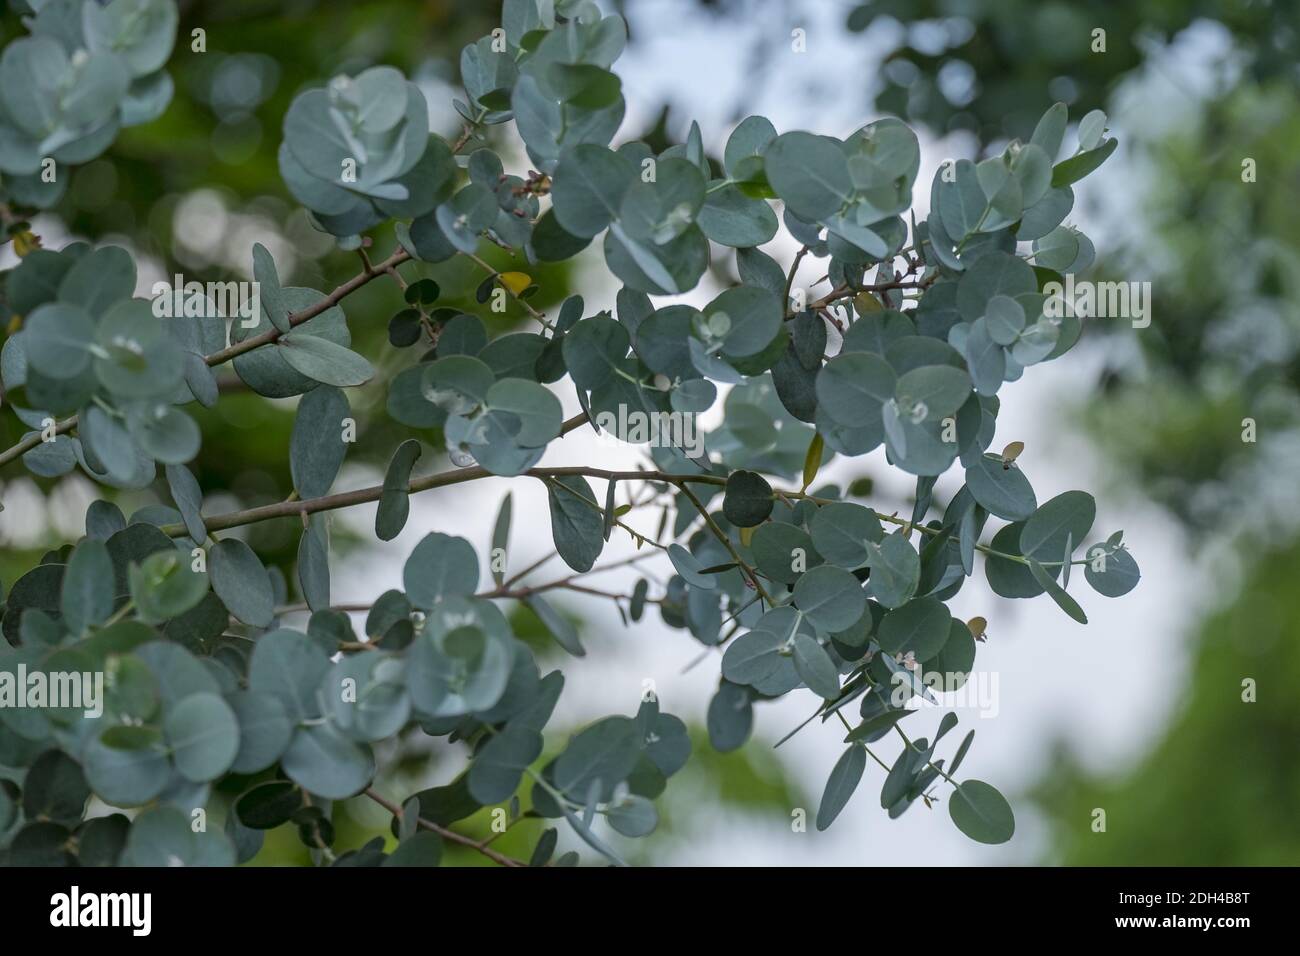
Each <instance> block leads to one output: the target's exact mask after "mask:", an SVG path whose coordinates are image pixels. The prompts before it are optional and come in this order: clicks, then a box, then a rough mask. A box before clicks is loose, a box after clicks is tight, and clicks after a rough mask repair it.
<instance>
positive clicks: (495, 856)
mask: <svg viewBox="0 0 1300 956" xmlns="http://www.w3.org/2000/svg"><path fill="white" fill-rule="evenodd" d="M362 792H363V793H365V795H366V796H367V797H369V798H370V799H371V800H373V801H375V803H377V804H379V805H380V806H381V807H383V808H384V809H385V810H387V811H388V812H389V813H391V814H392V815H393V816H395V817H397V819H398V820H401V819H402V816H403V812H404V811H403V810H402V808H401V807H399V806H398V805H397V804H396V803H394V802H393V801H391V800H389V799H388V798H387V797H383V796H380V795H379V794H378V793H376V792H375V789H374V788H373V787H367V788H366V789H365V790H364V791H362ZM416 823H417V824H418V825H419V826H420V827H421V828H422V829H425V830H428V831H430V832H432V833H436V834H438V836H440V837H442V838H443V839H444V840H446V841H448V842H449V843H456V844H458V845H460V846H467V847H469V848H470V849H471V850H474V851H475V852H477V853H482V854H483V855H484V856H485V857H487V858H488V859H489V860H491V861H493V862H494V863H500V864H501V865H502V866H509V867H526V866H528V864H527V863H525V862H524V861H523V860H516V859H515V858H514V857H512V856H506V855H505V854H504V853H501V852H499V851H497V850H494V849H492V848H491V847H490V846H488V842H489V841H487V840H475V839H474V838H473V837H467V836H465V835H464V834H461V833H457V832H456V831H455V830H451V829H448V828H447V827H444V826H440V825H439V824H437V823H434V822H433V821H432V820H426V819H425V818H424V817H418V818H417V820H416Z"/></svg>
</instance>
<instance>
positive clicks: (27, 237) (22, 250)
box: [13, 229, 41, 259]
mask: <svg viewBox="0 0 1300 956" xmlns="http://www.w3.org/2000/svg"><path fill="white" fill-rule="evenodd" d="M13 238H14V254H15V255H17V256H18V258H19V259H21V258H22V257H23V256H25V255H27V254H28V253H29V252H35V251H36V250H37V249H39V248H40V247H41V237H40V236H38V235H36V234H35V233H34V232H32V231H31V230H30V229H24V230H22V231H21V232H17V233H14V237H13Z"/></svg>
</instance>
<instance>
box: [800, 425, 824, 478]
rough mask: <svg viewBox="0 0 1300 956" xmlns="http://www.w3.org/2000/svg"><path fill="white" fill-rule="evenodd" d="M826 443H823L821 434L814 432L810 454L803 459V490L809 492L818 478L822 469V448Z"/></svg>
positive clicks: (809, 445) (809, 447) (809, 449)
mask: <svg viewBox="0 0 1300 956" xmlns="http://www.w3.org/2000/svg"><path fill="white" fill-rule="evenodd" d="M824 444H825V443H824V442H823V441H822V433H821V432H813V437H812V441H810V442H809V443H808V453H807V454H806V455H804V458H803V488H802V489H801V490H802V491H807V490H808V486H809V485H811V484H812V483H813V480H814V479H815V478H816V477H817V472H818V471H820V470H821V467H822V447H823V445H824Z"/></svg>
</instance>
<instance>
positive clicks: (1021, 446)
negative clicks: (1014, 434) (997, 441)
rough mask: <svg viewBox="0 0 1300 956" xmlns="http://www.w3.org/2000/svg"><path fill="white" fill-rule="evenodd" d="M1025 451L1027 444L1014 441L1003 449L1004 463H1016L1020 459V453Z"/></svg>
mask: <svg viewBox="0 0 1300 956" xmlns="http://www.w3.org/2000/svg"><path fill="white" fill-rule="evenodd" d="M1024 450H1025V443H1024V442H1022V441H1013V442H1011V444H1009V445H1007V447H1006V448H1004V449H1002V460H1003V461H1015V460H1016V459H1017V458H1019V457H1020V453H1021V452H1022V451H1024Z"/></svg>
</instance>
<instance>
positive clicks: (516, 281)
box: [497, 272, 533, 295]
mask: <svg viewBox="0 0 1300 956" xmlns="http://www.w3.org/2000/svg"><path fill="white" fill-rule="evenodd" d="M497 281H498V282H500V283H501V284H502V285H503V286H505V287H506V288H507V289H509V290H510V292H511V294H512V295H519V294H520V293H521V292H523V291H524V290H525V289H527V288H528V287H529V286H530V285H532V284H533V280H532V278H531V277H530V276H528V275H527V274H526V273H523V272H503V273H501V274H500V275H499V276H497Z"/></svg>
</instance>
